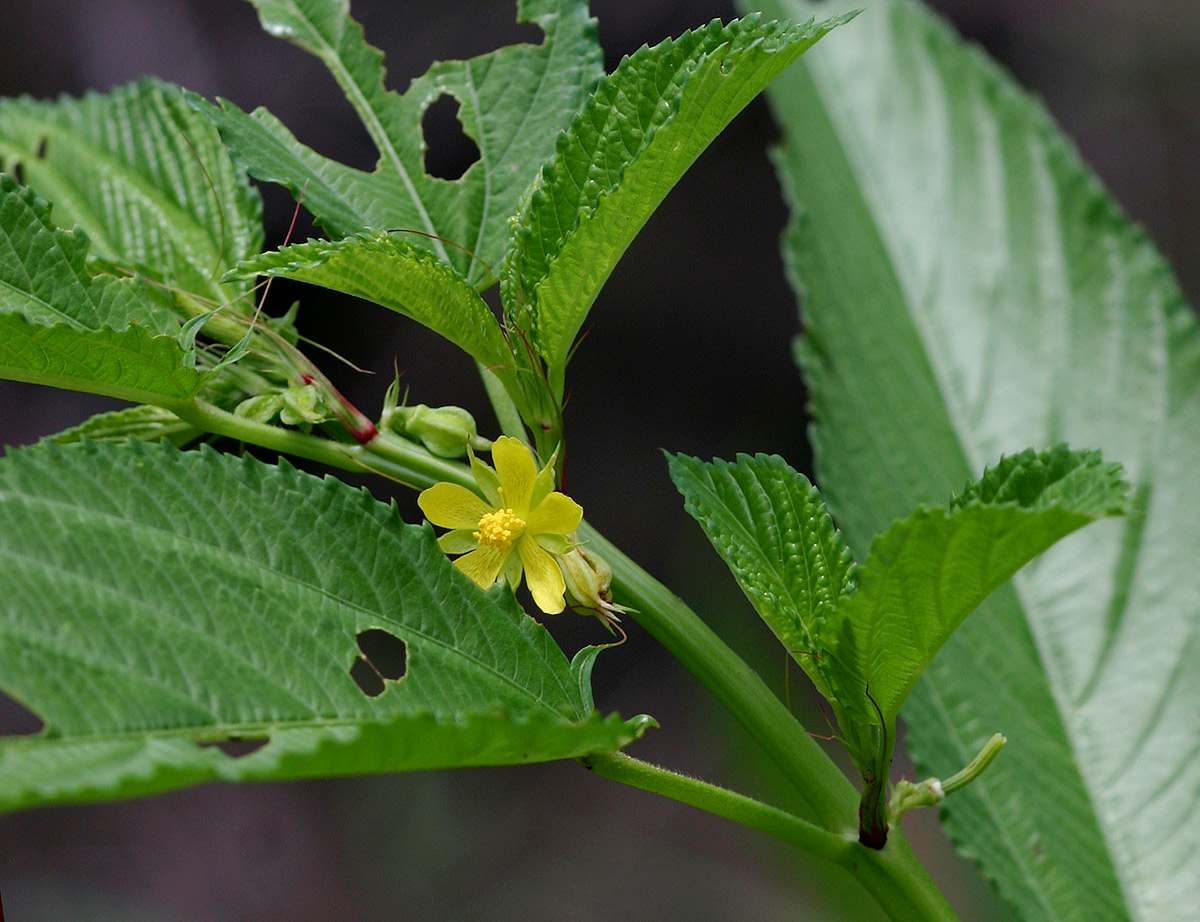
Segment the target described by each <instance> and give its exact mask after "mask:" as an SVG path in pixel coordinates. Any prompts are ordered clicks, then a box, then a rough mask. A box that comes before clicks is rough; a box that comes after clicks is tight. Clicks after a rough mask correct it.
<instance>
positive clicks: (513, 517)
mask: <svg viewBox="0 0 1200 922" xmlns="http://www.w3.org/2000/svg"><path fill="white" fill-rule="evenodd" d="M524 530H525V520H524V519H519V518H517V514H516V513H515V512H513V511H512V510H511V509H497V510H496V511H495V512H489V513H488V514H487V515H485V516H484V517H483V518H481V519H480V520H479V531H477V532H475V533H474V536H475V540H476V541H478V542H479V543H480V545H481V546H483V547H494V548H495V549H496V550H498V551H507V550H508V549H509V548H510V547H512V543H513V542H514V541H516V540H517V538H519V537H521V532H523V531H524Z"/></svg>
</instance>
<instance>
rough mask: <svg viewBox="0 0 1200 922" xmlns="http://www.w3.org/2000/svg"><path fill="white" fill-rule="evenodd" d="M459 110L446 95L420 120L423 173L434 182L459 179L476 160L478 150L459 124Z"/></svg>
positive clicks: (455, 101) (433, 104) (440, 97)
mask: <svg viewBox="0 0 1200 922" xmlns="http://www.w3.org/2000/svg"><path fill="white" fill-rule="evenodd" d="M460 108H461V106H460V105H459V102H458V100H457V99H455V98H454V97H453V96H451V95H450V94H449V93H443V94H442V95H441V96H439V97H438V98H437V99H435V100H434V101H433V102H432V103H431V104H430V105H429V107H428V108H426V110H425V114H424V115H422V116H421V134H423V135H424V136H425V172H426V173H428V174H429V175H430V176H433V177H434V178H435V179H458V178H459V177H460V176H462V174H463V173H465V172H467V169H468V168H469V167H470V166H471V164H472V163H474V162H475V161H477V160H478V159H479V147H478V146H477V145H476V144H475V142H474V141H472V140H471V139H470V138H469V137H467V134H466V132H464V131H463V126H462V122H460V121H459V120H458V113H459V109H460Z"/></svg>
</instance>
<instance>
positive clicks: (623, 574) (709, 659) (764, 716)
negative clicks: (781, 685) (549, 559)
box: [579, 523, 858, 833]
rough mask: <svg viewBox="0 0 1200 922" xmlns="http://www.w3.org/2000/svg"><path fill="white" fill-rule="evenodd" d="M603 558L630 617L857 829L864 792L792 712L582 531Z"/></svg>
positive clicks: (826, 819) (793, 775)
mask: <svg viewBox="0 0 1200 922" xmlns="http://www.w3.org/2000/svg"><path fill="white" fill-rule="evenodd" d="M579 535H580V538H582V539H583V540H584V541H586V542H587V543H588V548H589V550H592V551H594V552H595V553H597V554H599V555H600V556H601V557H603V558H604V559H605V560H606V561H607V562H608V565H609V566H610V567H612V571H613V583H614V585H615V586H616V587H617V588H618V591H619V593H620V596H621V601H622V602H623V603H626V602H627V603H628V604H629V605H631V606H632V607H633V608H634V609H636V611H634V612H631V613H630V617H631V618H633V619H634V620H635V621H637V623H638V624H639V625H641V626H642V628H644V629H645V630H646V631H647V632H648V633H649V634H650V635H651V636H652V637H654V639H655V640H657V641H658V642H659V643H661V644H662V645H663V646H664V647H666V648H667V649H668V650H669V651H670V652H671V654H672V655H673V656H675V658H676V659H678V660H679V661H680V662H681V663H682V664H683V665H684V667H686V668H687V670H688V671H689V672H691V673H692V674H693V675H694V676H696V677H697V678H698V679H700V681H701V682H703V683H704V684H705V686H707V687H708V689H709V691H711V692H712V693H713V694H714V695H716V696H717V698H718V700H720V702H721V703H722V704H724V705H725V706H726V707H727V708H729V710H730V711H731V712H732V713H733V715H734V717H736V718H737V720H738V721H739V722H740V723H741V724H742V725H743V726H744V727H746V729H747V730H749V731H750V733H751V734H752V735H753V736H754V738H755V740H757V742H758V743H759V745H761V746H762V747H763V749H764V750H766V752H767V754H768V755H769V756H770V757H771V758H772V759H773V760H774V762H775V764H776V765H778V766H779V767H780V768H781V769H782V770H783V772H784V773H785V774H786V775H787V777H788V778H789V780H790V781H791V782H792V784H793V785H795V787H796V789H797V791H798V792H799V793H800V796H801V797H802V798H803V799H804V801H805V803H806V804H807V805H808V807H809V808H810V809H811V811H812V814H813V816H814V817H816V819H817V821H818V822H819V823H820V824H821V825H822V826H824V827H825V828H826V829H829V830H831V831H834V832H842V831H845V832H847V833H849V832H852V831H855V830H856V828H857V826H856V812H855V811H856V810H857V808H858V793H857V792H856V791H855V790H854V787H853V785H851V784H850V782H849V781H847V780H846V776H845V775H843V774H842V773H841V771H840V770H839V769H838V767H837V766H836V765H834V764H833V762H831V761H830V760H829V757H828V756H826V755H825V753H824V752H822V751H821V747H820V746H819V745H818V744H817V743H816V741H815V740H813V738H812V737H811V736H809V735H808V733H807V732H805V730H804V728H803V727H802V726H800V724H799V723H798V722H797V721H796V718H794V717H793V716H792V714H791V712H790V711H788V709H787V707H785V706H784V704H783V703H782V702H781V701H780V700H779V698H777V697H776V696H775V694H774V693H773V692H772V691H771V689H770V688H768V687H767V684H766V683H765V682H764V681H763V680H762V679H761V678H760V677H759V675H758V673H756V672H755V671H754V670H753V669H751V668H750V667H749V666H748V665H746V663H745V661H744V660H743V659H742V658H741V657H739V656H738V655H737V654H736V653H734V652H733V650H731V649H730V648H729V646H728V645H727V644H726V643H725V642H724V641H723V640H721V638H720V637H718V636H717V635H716V633H714V632H713V630H712V629H711V628H709V626H708V625H707V624H705V623H704V622H703V621H702V620H700V617H699V615H697V614H696V613H695V612H694V611H692V610H691V609H690V608H688V607H687V605H685V604H684V603H683V601H682V600H681V599H680V598H679V597H678V596H677V595H675V594H674V593H672V592H671V591H670V590H669V589H667V587H666V586H664V585H663V584H662V583H660V582H658V580H656V579H654V577H652V576H650V575H649V574H648V573H646V571H645V570H643V569H642V568H641V567H639V566H638V565H637V564H636V563H634V562H633V561H632V560H630V559H629V557H627V556H626V555H625V554H623V553H622V552H621V551H620V550H618V549H617V548H616V547H615V546H614V545H612V544H611V543H610V542H609V541H608V540H606V539H605V538H604V537H603V536H602V535H600V534H599V533H598V532H596V531H595V530H594V529H593V528H591V527H590V526H589V525H587V523H584V525H583V526H582V527H581V528H580V530H579Z"/></svg>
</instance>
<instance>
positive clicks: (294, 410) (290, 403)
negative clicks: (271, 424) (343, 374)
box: [279, 384, 330, 429]
mask: <svg viewBox="0 0 1200 922" xmlns="http://www.w3.org/2000/svg"><path fill="white" fill-rule="evenodd" d="M281 396H282V397H283V409H281V410H280V411H279V420H280V422H282V423H284V424H286V425H288V426H299V427H300V428H302V429H310V428H312V426H313V425H314V424H315V423H323V422H325V420H327V419H329V415H330V414H329V412H328V411H327V410H326V407H325V401H324V399H322V397H321V392H320V391H318V390H317V388H316V385H313V384H305V385H304V386H302V387H289V388H288V389H287V390H286V391H284V392H283V394H282V395H281Z"/></svg>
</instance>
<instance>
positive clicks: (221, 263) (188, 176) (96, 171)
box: [0, 79, 262, 310]
mask: <svg viewBox="0 0 1200 922" xmlns="http://www.w3.org/2000/svg"><path fill="white" fill-rule="evenodd" d="M17 168H19V169H20V171H21V176H22V179H23V181H24V182H25V183H26V184H27V185H28V186H29V187H30V188H32V189H33V190H34V191H35V192H37V193H38V195H40V196H41V197H42V198H45V199H47V200H49V201H51V202H53V203H54V209H55V217H56V219H57V220H58V222H59V223H60V224H63V225H65V226H68V227H69V226H70V225H72V224H76V225H78V226H79V227H80V228H82V229H83V230H84V232H86V233H87V235H88V237H89V238H90V239H91V241H92V244H93V252H92V255H93V256H94V257H100V258H102V259H104V260H106V261H108V262H110V263H116V264H118V265H121V266H124V267H126V268H128V269H131V270H136V271H138V272H141V273H142V274H144V275H146V276H148V277H149V278H152V279H154V280H156V281H157V282H160V283H163V284H165V285H167V286H170V287H171V288H172V289H180V290H182V291H183V292H186V293H188V294H191V295H193V296H195V297H197V298H200V299H203V301H204V302H206V303H209V304H211V305H212V306H213V307H216V306H218V305H221V304H225V303H227V302H229V301H232V300H234V299H236V298H239V297H241V296H243V295H245V293H246V292H247V290H248V288H249V286H248V284H247V283H244V282H243V283H237V284H222V283H221V276H222V274H223V273H225V272H226V271H227V270H228V269H230V268H232V267H233V266H234V265H236V264H237V263H238V262H239V261H240V260H243V259H247V258H249V257H250V256H253V255H255V254H256V253H258V252H259V250H260V249H261V248H262V227H261V225H262V217H261V211H262V208H261V204H260V202H259V197H258V193H257V192H256V191H255V190H253V189H252V188H251V187H250V186H249V185H248V183H247V182H246V178H245V176H244V174H241V173H239V172H238V171H237V170H235V169H234V167H233V164H232V163H231V162H230V159H229V155H228V153H227V152H226V150H225V148H224V145H222V144H221V141H220V138H219V137H218V136H217V133H216V131H215V130H214V129H213V127H212V125H210V124H209V123H208V120H207V119H204V118H203V117H201V116H200V115H198V114H197V113H196V112H194V111H192V109H191V107H189V106H188V105H187V103H186V102H185V101H184V100H183V97H182V95H181V93H180V91H179V90H178V89H177V88H175V87H172V86H168V85H166V84H163V83H160V82H158V81H156V80H152V79H146V80H142V81H141V82H139V83H136V84H132V85H130V86H126V87H121V88H119V89H116V90H113V91H112V92H110V93H108V94H106V95H100V94H97V93H90V94H88V95H87V96H85V97H83V98H82V99H71V98H67V97H63V98H61V99H59V100H57V101H56V102H37V101H34V100H30V99H9V100H4V101H3V102H0V169H5V170H9V171H12V170H15V169H17ZM249 307H250V309H251V310H252V309H253V304H251V305H250V306H249Z"/></svg>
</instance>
